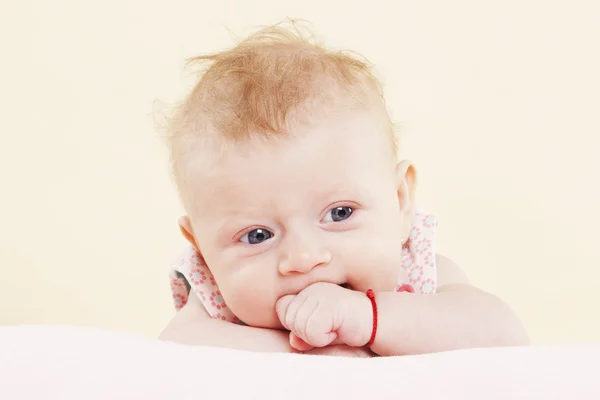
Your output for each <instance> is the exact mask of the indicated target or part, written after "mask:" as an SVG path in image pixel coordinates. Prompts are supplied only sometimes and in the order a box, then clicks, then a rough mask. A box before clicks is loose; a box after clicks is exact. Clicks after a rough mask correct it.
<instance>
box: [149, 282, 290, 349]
mask: <svg viewBox="0 0 600 400" xmlns="http://www.w3.org/2000/svg"><path fill="white" fill-rule="evenodd" d="M159 339H161V340H165V341H170V342H177V343H182V344H190V345H200V346H214V347H227V348H232V349H239V350H250V351H262V352H283V353H290V352H293V351H294V350H293V349H292V347H291V346H290V344H289V334H288V333H287V332H283V331H277V330H272V329H262V328H253V327H249V326H242V325H237V324H232V323H231V322H225V321H220V320H216V319H212V318H210V316H209V315H208V313H207V312H206V310H205V309H204V306H203V305H202V303H201V302H200V299H198V297H197V296H195V295H193V293H192V295H190V296H189V299H188V301H187V303H186V305H185V306H183V308H182V309H181V310H179V311H178V312H177V314H176V315H175V317H174V318H173V319H172V320H171V322H170V323H169V325H167V327H166V328H165V330H164V331H163V332H162V333H161V335H160V337H159Z"/></svg>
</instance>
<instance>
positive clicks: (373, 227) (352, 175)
mask: <svg viewBox="0 0 600 400" xmlns="http://www.w3.org/2000/svg"><path fill="white" fill-rule="evenodd" d="M386 130H387V126H386V124H385V123H384V122H383V121H382V120H381V119H380V118H378V117H376V116H374V115H371V114H369V113H367V112H362V111H356V112H353V113H348V114H347V115H345V116H337V117H332V118H328V119H327V120H324V121H320V123H319V124H318V126H312V127H304V128H301V129H298V130H297V131H295V132H293V137H285V138H281V139H278V140H274V141H268V142H265V141H263V142H261V141H260V140H259V139H252V140H253V142H252V143H250V144H248V146H247V147H244V150H243V151H237V150H231V151H229V152H228V153H227V154H226V157H225V159H224V160H222V161H220V162H219V164H218V165H217V166H216V167H215V168H213V169H211V170H210V171H209V172H208V173H206V174H203V176H202V177H200V178H199V179H198V181H197V187H195V188H193V193H194V196H195V197H194V198H195V205H194V208H193V209H192V210H190V218H191V223H192V227H193V234H194V237H195V241H196V243H197V244H198V247H199V250H200V252H201V254H202V256H203V257H204V259H205V261H206V263H207V265H208V266H209V268H210V269H211V271H212V273H213V275H214V277H215V280H216V282H217V284H218V286H219V289H220V291H221V294H222V295H223V297H224V299H225V301H226V303H227V304H228V306H229V307H230V309H231V310H232V312H233V313H234V314H235V315H237V316H238V317H239V318H240V319H241V320H242V321H244V322H245V323H247V324H249V325H252V326H258V327H266V328H280V327H281V325H280V323H279V321H278V319H277V315H276V313H275V303H276V302H277V300H278V299H279V298H280V297H281V296H284V295H287V294H297V293H299V292H300V291H302V290H303V289H304V288H306V287H307V286H309V285H311V284H313V283H315V282H331V283H334V284H345V285H348V286H350V287H351V288H352V289H354V290H359V291H366V290H367V289H368V288H373V289H374V290H376V291H389V290H392V289H393V287H394V285H395V283H396V280H397V277H398V274H399V271H400V267H401V250H402V249H401V247H402V246H401V241H402V237H403V236H404V235H405V234H406V233H407V224H410V221H409V219H410V218H409V213H408V212H407V211H406V207H404V205H402V204H401V201H400V200H399V195H398V185H399V180H400V179H399V178H398V175H397V172H396V162H395V160H394V157H393V154H392V151H391V150H390V142H389V136H388V135H389V134H388V132H387V131H386ZM402 177H403V176H402ZM401 198H402V197H401Z"/></svg>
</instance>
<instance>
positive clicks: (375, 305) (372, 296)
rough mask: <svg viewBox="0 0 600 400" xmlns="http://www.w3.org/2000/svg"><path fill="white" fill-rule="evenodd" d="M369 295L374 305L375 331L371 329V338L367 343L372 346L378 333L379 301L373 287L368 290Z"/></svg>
mask: <svg viewBox="0 0 600 400" xmlns="http://www.w3.org/2000/svg"><path fill="white" fill-rule="evenodd" d="M367 297H368V298H369V300H371V306H372V307H373V331H371V338H370V339H369V342H368V343H367V344H366V346H367V347H371V345H372V344H373V342H374V341H375V335H376V334H377V303H376V302H375V292H374V291H373V289H369V290H367Z"/></svg>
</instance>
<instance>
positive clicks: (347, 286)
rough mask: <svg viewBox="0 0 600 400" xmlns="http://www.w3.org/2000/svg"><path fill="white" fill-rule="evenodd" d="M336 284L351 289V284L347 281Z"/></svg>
mask: <svg viewBox="0 0 600 400" xmlns="http://www.w3.org/2000/svg"><path fill="white" fill-rule="evenodd" d="M338 286H341V287H343V288H344V289H350V290H352V286H350V284H349V283H348V282H345V283H340V284H339V285H338Z"/></svg>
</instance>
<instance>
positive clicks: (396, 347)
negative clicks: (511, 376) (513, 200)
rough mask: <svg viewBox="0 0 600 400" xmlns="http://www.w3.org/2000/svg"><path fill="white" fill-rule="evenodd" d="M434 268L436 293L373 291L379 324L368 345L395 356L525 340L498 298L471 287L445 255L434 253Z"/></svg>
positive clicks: (378, 352) (518, 326)
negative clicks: (374, 335) (435, 271)
mask: <svg viewBox="0 0 600 400" xmlns="http://www.w3.org/2000/svg"><path fill="white" fill-rule="evenodd" d="M437 268H438V284H439V287H438V290H437V293H436V294H433V295H421V294H409V293H394V292H386V293H377V295H376V302H377V308H378V315H379V317H378V322H379V326H378V330H377V336H376V339H375V342H374V343H373V345H372V346H371V350H373V351H374V352H375V353H377V354H379V355H400V354H420V353H430V352H437V351H446V350H455V349H462V348H473V347H499V346H512V345H525V344H528V342H529V340H528V337H527V334H526V332H525V330H524V329H523V326H522V325H521V322H520V321H519V320H518V318H517V317H516V316H515V314H514V313H513V311H512V310H511V309H510V308H509V307H508V306H507V305H506V304H505V303H504V302H502V301H501V300H500V299H499V298H497V297H495V296H493V295H491V294H489V293H486V292H484V291H482V290H479V289H477V288H475V287H474V286H471V285H470V284H469V282H468V280H467V278H466V277H465V275H464V274H463V272H462V271H461V270H460V269H459V268H458V267H457V266H456V265H455V264H454V263H453V262H452V261H451V260H449V259H447V258H444V257H441V256H438V257H437Z"/></svg>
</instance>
